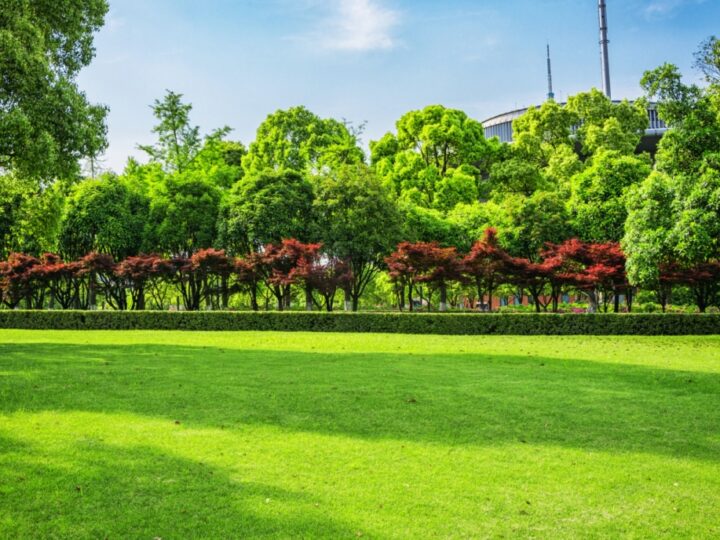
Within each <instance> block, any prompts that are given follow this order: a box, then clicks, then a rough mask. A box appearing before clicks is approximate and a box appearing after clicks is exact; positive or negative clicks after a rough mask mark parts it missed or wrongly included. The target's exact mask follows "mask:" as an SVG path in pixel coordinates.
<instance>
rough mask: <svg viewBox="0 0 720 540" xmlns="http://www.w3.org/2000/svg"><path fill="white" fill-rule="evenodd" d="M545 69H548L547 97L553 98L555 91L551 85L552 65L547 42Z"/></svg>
mask: <svg viewBox="0 0 720 540" xmlns="http://www.w3.org/2000/svg"><path fill="white" fill-rule="evenodd" d="M547 71H548V94H547V98H548V99H555V92H553V85H552V65H551V64H550V44H549V43H548V44H547Z"/></svg>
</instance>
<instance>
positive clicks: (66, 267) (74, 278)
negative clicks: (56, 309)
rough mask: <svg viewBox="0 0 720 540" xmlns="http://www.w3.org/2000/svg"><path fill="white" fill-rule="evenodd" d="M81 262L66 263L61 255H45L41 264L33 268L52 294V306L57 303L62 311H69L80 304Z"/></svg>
mask: <svg viewBox="0 0 720 540" xmlns="http://www.w3.org/2000/svg"><path fill="white" fill-rule="evenodd" d="M81 268H82V265H81V263H80V262H77V261H75V262H69V263H66V262H64V261H63V260H62V259H61V258H60V256H59V255H56V254H54V253H45V254H44V255H43V256H42V259H41V264H40V265H38V266H35V267H34V268H33V272H34V273H36V274H37V279H38V280H39V281H41V282H42V283H43V284H44V286H45V287H47V290H48V292H49V293H50V305H51V306H52V304H53V303H54V302H57V303H58V304H59V305H60V307H61V308H62V309H69V308H71V307H73V306H75V305H77V303H78V299H79V295H80V283H81V280H80V279H79V274H80V270H81Z"/></svg>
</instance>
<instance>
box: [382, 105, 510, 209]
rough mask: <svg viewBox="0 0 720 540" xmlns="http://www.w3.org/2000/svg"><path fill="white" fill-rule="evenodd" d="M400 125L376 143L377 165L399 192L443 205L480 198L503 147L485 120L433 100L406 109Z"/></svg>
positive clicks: (432, 204) (418, 201) (423, 202)
mask: <svg viewBox="0 0 720 540" xmlns="http://www.w3.org/2000/svg"><path fill="white" fill-rule="evenodd" d="M396 127H397V134H392V133H388V134H386V135H385V136H383V137H382V138H381V139H380V140H379V141H375V142H371V143H370V150H371V161H372V165H373V168H374V169H375V171H376V172H377V174H379V175H380V176H381V177H382V179H383V181H384V183H385V184H386V185H387V186H388V188H390V189H391V190H392V192H393V193H394V194H395V196H396V197H399V198H405V199H408V200H412V201H413V202H415V203H416V204H420V205H424V206H427V207H434V208H437V209H440V210H443V211H447V210H449V209H451V208H452V207H453V206H455V205H456V204H459V203H472V202H474V201H477V200H478V198H479V197H480V195H481V194H482V188H483V186H482V183H483V180H484V177H485V176H486V175H487V172H488V171H489V169H490V165H491V164H492V163H493V161H494V159H495V155H496V153H497V152H498V148H499V143H498V142H497V141H488V140H486V139H485V136H484V131H483V128H482V125H481V124H480V123H479V122H477V121H476V120H473V119H471V118H469V117H468V116H467V115H466V114H465V113H464V112H462V111H459V110H456V109H448V108H445V107H443V106H441V105H431V106H429V107H426V108H424V109H422V110H419V111H410V112H408V113H406V114H405V115H403V116H402V117H401V118H400V120H398V122H397V124H396Z"/></svg>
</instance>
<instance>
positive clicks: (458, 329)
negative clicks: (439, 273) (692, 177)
mask: <svg viewBox="0 0 720 540" xmlns="http://www.w3.org/2000/svg"><path fill="white" fill-rule="evenodd" d="M0 328H26V329H38V330H40V329H41V330H61V329H62V330H140V329H145V330H215V331H217V330H231V331H251V330H256V331H258V330H262V331H268V330H272V331H277V332H381V333H389V334H446V335H486V334H498V335H517V336H528V335H607V336H610V335H716V334H720V315H717V314H714V315H709V314H705V315H699V314H695V315H692V314H682V315H679V314H612V313H607V314H605V313H603V314H599V313H598V314H595V315H592V314H582V315H577V314H555V313H541V314H528V313H520V314H511V313H503V314H462V313H416V314H408V313H372V312H366V313H323V312H277V311H271V312H259V313H255V312H247V311H246V312H220V311H215V312H207V311H203V312H189V311H185V312H171V311H144V312H139V311H72V310H71V311H27V310H0Z"/></svg>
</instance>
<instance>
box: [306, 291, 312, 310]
mask: <svg viewBox="0 0 720 540" xmlns="http://www.w3.org/2000/svg"><path fill="white" fill-rule="evenodd" d="M312 310H313V297H312V289H311V288H310V287H305V311H312Z"/></svg>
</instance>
